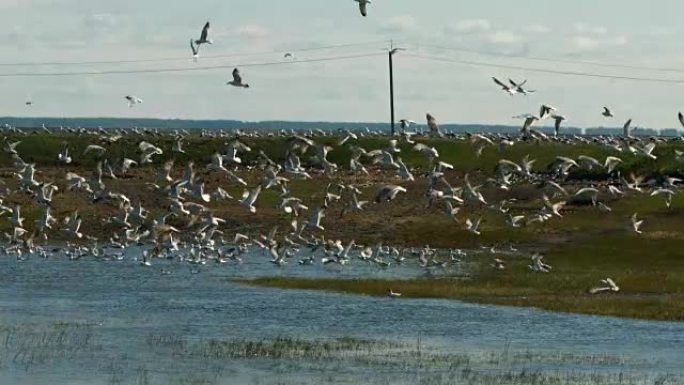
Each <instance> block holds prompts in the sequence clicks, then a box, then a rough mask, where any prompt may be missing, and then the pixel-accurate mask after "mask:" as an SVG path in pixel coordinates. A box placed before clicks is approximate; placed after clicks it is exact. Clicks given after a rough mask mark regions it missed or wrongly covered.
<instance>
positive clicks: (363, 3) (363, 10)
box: [354, 0, 371, 17]
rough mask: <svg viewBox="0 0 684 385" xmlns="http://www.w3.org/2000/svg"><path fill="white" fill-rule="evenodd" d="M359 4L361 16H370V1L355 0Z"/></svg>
mask: <svg viewBox="0 0 684 385" xmlns="http://www.w3.org/2000/svg"><path fill="white" fill-rule="evenodd" d="M354 1H356V2H357V3H359V11H361V16H363V17H366V16H368V10H367V7H368V4H370V3H371V2H370V0H354Z"/></svg>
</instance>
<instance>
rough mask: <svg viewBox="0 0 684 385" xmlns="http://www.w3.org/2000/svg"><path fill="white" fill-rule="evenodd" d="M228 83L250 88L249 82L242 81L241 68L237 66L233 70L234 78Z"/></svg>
mask: <svg viewBox="0 0 684 385" xmlns="http://www.w3.org/2000/svg"><path fill="white" fill-rule="evenodd" d="M226 84H229V85H231V86H233V87H242V88H249V84H247V83H243V82H242V76H240V70H238V69H237V68H235V69H234V70H233V80H231V81H229V82H228V83H226Z"/></svg>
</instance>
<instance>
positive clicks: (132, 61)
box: [0, 40, 390, 67]
mask: <svg viewBox="0 0 684 385" xmlns="http://www.w3.org/2000/svg"><path fill="white" fill-rule="evenodd" d="M385 43H386V44H389V43H390V40H375V41H368V42H359V43H342V44H330V45H322V46H314V47H302V48H290V49H278V50H273V51H257V52H238V53H230V54H217V55H206V56H202V60H211V59H226V58H235V57H247V56H260V55H270V54H273V55H275V54H285V53H297V52H311V51H321V50H329V49H340V48H348V47H361V46H369V45H379V44H385ZM188 60H190V58H189V56H183V57H178V56H177V57H162V58H142V59H126V60H92V61H64V62H49V61H44V62H39V61H31V62H14V63H0V67H38V66H80V65H104V64H138V63H140V64H142V63H158V62H170V61H188Z"/></svg>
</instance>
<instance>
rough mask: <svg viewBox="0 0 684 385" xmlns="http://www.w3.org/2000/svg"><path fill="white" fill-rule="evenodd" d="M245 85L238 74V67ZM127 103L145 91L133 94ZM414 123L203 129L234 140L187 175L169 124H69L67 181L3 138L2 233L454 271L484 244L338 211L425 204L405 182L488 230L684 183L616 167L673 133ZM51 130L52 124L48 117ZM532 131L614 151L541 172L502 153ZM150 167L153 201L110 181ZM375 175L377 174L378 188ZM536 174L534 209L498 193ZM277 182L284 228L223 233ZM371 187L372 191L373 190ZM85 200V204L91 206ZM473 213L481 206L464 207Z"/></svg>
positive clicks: (638, 230)
mask: <svg viewBox="0 0 684 385" xmlns="http://www.w3.org/2000/svg"><path fill="white" fill-rule="evenodd" d="M238 76H239V74H238ZM235 82H236V83H238V84H242V81H241V79H239V78H237V79H236V80H235ZM242 86H243V87H244V86H246V85H245V84H243V85H242ZM131 100H133V101H135V100H136V99H135V98H134V97H131ZM555 111H556V108H554V107H551V106H547V105H545V106H542V107H541V109H540V116H553V114H554V113H555ZM401 122H402V125H404V124H405V125H406V127H408V126H409V124H412V123H413V122H412V121H410V120H408V119H403V120H402V121H401ZM409 122H410V123H409ZM416 128H417V130H415V131H412V132H410V131H407V130H402V132H401V134H399V135H398V136H396V137H387V136H386V135H385V134H383V133H379V132H371V131H370V130H366V131H362V132H351V131H349V130H343V129H340V130H338V131H337V132H325V131H322V130H316V131H308V132H295V131H291V132H285V131H282V132H280V133H276V134H273V133H271V134H264V133H259V132H256V131H255V132H244V131H236V132H234V133H232V134H228V133H225V132H223V131H219V132H211V131H203V132H202V133H201V136H203V137H205V138H212V139H213V140H217V141H219V140H221V141H224V143H225V148H224V151H223V152H222V153H218V152H217V153H214V154H213V155H211V156H210V157H209V161H208V163H207V164H206V165H204V166H201V165H196V164H195V163H193V162H189V163H187V165H186V166H185V169H184V170H183V171H182V173H177V172H174V170H175V168H176V167H175V166H176V164H177V162H176V159H175V158H176V157H177V156H180V155H182V154H185V153H186V150H187V146H188V145H190V144H189V143H191V141H192V140H191V135H190V134H189V133H188V132H187V131H176V132H173V133H171V132H168V133H162V132H159V131H156V130H140V129H129V130H125V129H120V130H115V131H113V132H109V131H106V130H103V129H98V130H87V129H78V130H77V129H69V128H67V129H64V128H60V131H59V133H63V134H71V135H75V136H77V137H86V138H90V142H91V143H90V144H88V145H87V146H85V148H84V149H83V150H82V152H80V151H79V152H78V153H74V151H73V149H71V148H70V145H69V143H68V140H67V141H65V143H64V145H63V147H62V148H61V149H60V150H59V152H57V153H55V154H54V157H55V160H56V161H57V164H58V165H59V167H61V168H62V169H63V172H64V174H63V175H64V179H63V180H61V181H60V180H41V178H40V175H46V174H48V173H45V174H44V173H42V172H41V170H38V169H37V168H36V165H35V164H33V163H28V162H26V161H24V159H23V158H22V153H21V151H20V149H21V148H20V145H21V140H17V141H10V140H8V139H5V141H4V143H3V144H2V150H3V151H4V152H5V153H6V154H8V155H9V156H10V157H11V158H12V160H13V163H14V167H15V171H14V173H13V174H14V176H15V179H16V186H10V183H9V182H5V183H4V184H5V189H4V192H3V194H2V197H1V200H0V213H7V215H8V217H7V220H8V222H9V224H10V225H11V228H12V230H11V231H10V232H8V233H5V235H4V236H5V238H6V241H7V244H6V245H5V246H4V247H3V252H4V253H5V254H7V255H16V256H17V259H20V260H25V259H26V258H28V257H29V256H32V255H42V256H44V257H46V258H47V257H49V256H52V255H66V256H68V257H69V258H70V259H79V258H87V257H91V258H97V259H108V258H110V259H111V258H123V257H122V255H123V253H122V252H121V250H122V249H127V248H129V247H133V246H136V247H139V248H140V250H142V252H141V253H142V254H141V256H140V257H141V258H142V260H141V262H140V264H141V265H142V266H144V267H151V266H154V264H155V260H157V259H159V258H163V259H169V258H171V259H176V260H178V261H179V262H183V263H189V264H202V265H203V264H207V263H209V262H215V263H229V262H233V263H240V262H241V260H242V258H244V257H246V256H250V258H251V255H253V253H254V252H257V253H258V251H259V250H262V251H263V253H264V255H266V256H268V257H270V259H269V261H270V262H271V263H273V264H275V265H278V266H282V265H285V264H288V263H290V262H291V261H292V260H293V259H296V258H297V257H298V256H299V258H300V259H299V260H298V261H297V262H296V263H297V264H299V265H311V264H316V263H321V264H325V265H327V264H337V265H347V264H350V262H351V261H352V260H360V261H363V262H365V263H369V264H372V265H375V266H377V267H379V268H388V267H390V266H391V265H397V264H403V263H416V264H418V265H419V266H421V267H423V268H427V269H431V268H445V267H448V266H452V265H458V264H461V263H463V262H464V261H465V260H466V258H468V257H473V258H475V256H477V255H480V254H481V252H477V251H464V250H458V249H452V250H437V249H434V248H430V247H429V246H427V245H426V246H425V247H424V248H399V247H392V246H383V245H382V244H379V245H376V246H367V245H360V244H357V243H356V242H355V240H353V239H351V240H348V241H346V242H345V241H343V240H342V239H336V240H333V239H326V237H325V234H326V232H327V228H328V226H327V224H328V222H331V223H333V224H334V223H335V222H334V221H336V219H335V218H345V217H347V216H364V215H367V214H366V212H367V211H368V209H369V207H371V206H372V205H380V206H384V205H387V207H390V206H392V205H394V204H395V202H396V201H402V202H401V203H399V204H400V205H405V204H411V203H415V202H412V201H410V199H412V198H403V197H404V196H406V195H407V194H408V193H409V189H416V188H424V193H423V194H421V195H422V196H424V198H423V199H424V201H423V203H418V204H419V206H420V207H421V210H424V211H425V212H426V213H429V212H434V213H442V215H445V216H446V217H447V218H448V219H449V221H451V222H452V223H454V226H456V228H458V227H461V229H462V230H463V231H464V234H471V235H470V236H472V237H475V238H478V237H480V236H481V235H482V234H483V233H484V232H486V231H487V227H488V226H487V225H486V223H487V222H488V221H493V220H495V219H493V218H496V217H498V218H500V219H499V220H500V221H501V222H500V223H502V224H503V225H504V226H506V227H507V228H510V229H516V228H521V227H529V226H543V225H544V224H545V223H547V222H550V221H557V220H560V219H561V218H563V217H564V216H565V215H566V212H565V209H566V207H567V205H569V204H584V203H583V202H588V204H589V205H590V207H591V206H593V207H594V208H595V210H596V213H597V214H596V215H611V212H612V209H611V207H610V206H609V204H611V202H614V201H615V200H619V199H622V198H624V197H625V196H628V195H630V194H644V195H649V196H651V197H653V198H654V199H656V198H662V199H663V200H664V201H665V204H666V206H667V207H670V204H671V202H672V198H673V196H674V195H675V194H676V191H677V189H678V186H679V185H680V184H681V182H682V181H681V180H680V179H678V178H676V177H670V176H664V177H659V178H656V179H651V180H646V178H645V177H643V176H638V175H634V174H631V175H628V176H625V175H622V174H621V173H620V171H619V169H620V167H619V166H620V165H621V164H622V163H623V162H624V160H623V156H624V155H629V156H635V157H642V158H643V159H644V160H645V161H652V160H654V159H656V158H657V156H656V155H655V154H654V149H655V147H656V146H657V144H658V143H660V142H662V141H664V139H661V138H648V139H644V138H635V137H631V136H630V137H628V136H625V137H595V138H592V139H587V138H582V137H577V136H562V135H561V136H552V137H549V136H545V135H543V134H541V133H539V132H538V131H535V130H534V129H532V128H529V129H528V130H525V131H523V132H521V134H520V135H493V134H454V133H450V132H444V131H443V130H442V129H441V128H440V127H439V124H438V122H437V119H436V118H435V117H434V116H433V115H431V114H426V121H425V125H424V126H422V127H416ZM6 130H9V131H7V132H8V133H11V134H12V135H14V136H17V135H19V136H21V135H29V133H28V132H24V131H21V130H19V129H16V128H11V127H10V128H6ZM43 130H44V131H47V132H50V133H54V131H51V130H50V129H48V128H46V127H44V128H43ZM263 135H268V136H280V137H282V138H283V139H284V141H285V143H286V145H285V148H284V153H283V154H281V155H282V156H281V157H280V159H281V161H276V160H274V159H272V158H270V157H269V156H267V155H266V152H265V151H264V150H267V149H266V148H261V149H258V148H252V147H250V146H248V145H247V144H246V143H245V142H246V140H249V139H252V138H255V137H259V136H263ZM364 136H365V137H368V136H372V137H375V138H380V139H382V141H381V142H384V144H383V145H380V146H379V147H378V148H373V149H369V148H363V147H362V146H361V144H360V138H361V137H364ZM171 137H172V138H173V141H172V143H171V145H170V146H169V147H166V148H162V146H161V145H159V144H156V143H155V142H157V141H158V140H159V138H171ZM122 138H126V139H127V140H130V139H131V138H135V139H136V140H137V146H136V156H134V157H131V158H128V157H123V158H116V157H112V156H110V155H109V152H110V150H109V149H110V147H111V146H112V144H114V143H116V142H117V141H119V140H121V139H122ZM436 138H441V140H448V141H463V142H465V143H469V144H470V145H471V146H472V148H473V150H474V151H475V154H476V156H480V154H482V153H483V152H484V151H491V152H492V153H496V154H499V157H500V159H499V160H498V162H497V163H496V167H495V168H494V170H493V174H492V175H490V176H486V177H483V176H481V175H479V176H477V177H476V178H475V179H477V180H478V181H479V184H476V183H473V180H474V179H473V177H472V176H470V175H468V174H465V175H463V176H462V179H460V181H459V178H458V177H457V174H456V173H455V170H456V167H455V166H454V165H452V164H449V163H447V162H445V161H443V160H441V158H440V156H441V154H440V151H439V150H438V149H437V148H435V147H433V144H434V140H435V139H436ZM530 141H535V142H538V143H549V144H553V143H564V144H588V143H592V144H594V145H597V146H603V147H604V148H607V149H610V150H611V151H613V152H614V154H613V155H610V156H607V157H606V159H605V160H598V159H596V158H593V157H591V156H589V155H580V156H577V157H576V158H569V157H565V156H560V155H559V156H557V157H556V158H555V159H554V160H553V161H552V162H551V163H550V164H549V165H548V166H547V167H546V168H541V169H537V170H535V169H534V165H535V163H536V160H535V159H532V158H530V157H529V156H525V157H524V158H523V159H521V160H512V159H506V158H505V157H504V155H505V153H506V149H508V148H510V147H511V146H515V145H517V144H519V143H525V142H530ZM406 148H409V150H408V151H409V154H404V152H405V151H407V150H406ZM340 149H344V150H345V151H348V152H349V154H350V157H349V163H348V164H347V165H346V166H345V165H341V164H337V163H335V162H333V161H331V160H330V158H329V154H330V153H331V152H333V151H339V150H340ZM169 154H170V156H171V157H170V159H167V160H162V159H161V158H162V155H167V156H168V155H169ZM402 155H406V156H411V157H418V158H423V159H424V160H425V162H426V164H427V167H420V168H419V167H417V166H415V165H411V164H407V163H406V162H405V161H404V160H403V159H402ZM678 156H679V158H678V159H679V161H680V162H683V163H684V154H681V153H680V154H679V155H678ZM247 159H249V160H247ZM85 160H95V161H96V167H95V169H94V170H93V172H92V175H91V176H90V177H87V176H81V175H79V174H78V173H77V172H81V170H79V169H74V168H72V165H73V164H74V163H79V162H82V161H85ZM143 166H147V167H156V168H157V169H158V171H157V172H156V173H154V175H153V176H152V179H151V180H147V181H146V185H147V186H148V189H149V191H150V192H151V194H152V197H153V200H152V201H153V202H162V203H161V204H160V203H152V202H151V201H150V200H149V199H150V198H148V200H147V201H146V202H143V200H142V198H141V197H129V196H127V195H125V194H123V193H121V192H117V191H114V189H113V188H112V187H111V186H110V184H109V183H108V182H106V181H107V180H116V179H119V180H121V181H125V180H127V179H126V178H127V175H128V174H129V173H131V170H134V169H135V168H139V167H143ZM580 169H585V170H602V171H603V172H604V173H605V175H606V179H605V180H603V181H596V182H587V184H584V185H583V184H579V185H578V184H577V182H575V181H573V182H569V181H568V180H567V177H568V175H569V174H570V172H571V171H572V170H580ZM142 175H147V174H142ZM340 175H349V176H352V177H353V178H354V180H357V181H364V182H356V183H354V182H351V183H350V182H349V180H348V178H342V179H338V177H339V176H340ZM213 177H219V181H220V184H219V185H218V186H215V187H214V188H213V190H209V189H208V187H207V186H208V185H209V184H210V179H208V178H213ZM368 177H372V178H370V179H369V178H368ZM326 179H328V180H329V181H330V182H329V183H327V184H325V188H324V190H323V191H321V192H320V195H318V194H314V195H312V196H296V195H295V194H293V192H292V190H291V189H290V183H291V181H292V180H305V181H312V182H311V183H314V182H315V181H320V180H326ZM368 180H377V181H378V182H376V183H377V184H376V185H375V186H374V185H373V184H372V183H369V182H368ZM527 185H532V186H537V191H538V194H539V202H540V206H539V208H538V209H536V210H535V209H532V210H529V209H526V210H525V211H520V210H519V209H517V210H516V209H515V208H513V207H511V206H513V205H514V203H515V200H514V199H511V198H503V199H501V198H498V199H499V200H498V201H495V202H492V199H493V198H492V197H493V196H497V195H498V194H506V193H507V192H510V191H511V190H512V189H514V188H515V187H517V186H527ZM420 186H423V187H420ZM231 188H232V189H242V191H243V193H242V194H241V195H239V196H236V197H233V196H232V195H231V193H229V192H228V191H229V190H230V189H231ZM268 190H270V191H274V192H275V193H276V195H277V197H278V198H277V203H276V204H275V206H274V208H275V209H276V210H277V211H279V212H280V213H281V215H283V216H286V217H289V222H288V223H289V225H288V226H287V227H288V228H287V229H279V228H278V227H277V226H276V227H274V228H272V229H271V231H270V232H269V233H268V234H263V233H259V234H256V235H255V234H243V233H239V232H236V233H234V234H232V235H231V236H230V237H228V236H227V235H226V234H225V233H224V228H225V226H226V223H227V221H226V219H225V218H221V217H218V216H216V215H215V214H214V209H212V208H211V207H212V205H214V206H213V207H217V206H216V205H221V206H225V205H230V204H232V205H234V207H235V208H236V209H238V210H240V209H241V210H244V211H245V212H246V213H249V214H251V215H254V216H255V217H258V215H259V214H260V212H261V210H262V207H264V206H263V205H264V204H263V203H262V199H261V197H262V195H263V193H264V191H268ZM492 191H493V192H494V193H493V192H492ZM369 193H370V194H371V195H370V196H368V195H367V194H369ZM61 194H69V195H70V196H73V197H74V198H75V199H78V200H80V201H82V202H84V203H85V202H89V203H88V204H92V205H102V206H103V207H104V208H103V209H102V211H103V212H111V213H112V214H111V215H110V216H108V217H106V218H101V221H102V223H101V225H102V226H103V228H104V229H105V230H104V232H101V233H96V232H94V230H92V227H90V226H89V227H88V228H84V227H83V217H82V216H81V214H79V211H82V210H83V209H81V210H79V209H76V210H73V211H71V212H66V213H64V212H63V211H62V210H60V208H59V207H57V206H56V204H55V201H54V197H55V196H57V195H61ZM492 194H493V195H492ZM25 195H28V196H30V197H31V198H32V199H31V200H32V203H33V204H32V208H31V210H38V211H39V215H38V217H37V219H36V220H35V221H34V223H33V224H31V223H27V222H26V221H25V220H24V218H23V216H22V212H23V211H22V207H21V205H20V204H19V203H15V204H14V205H12V204H9V205H8V203H6V202H18V201H20V199H16V198H14V197H16V196H18V197H21V196H25ZM315 196H319V197H318V198H316V197H315ZM230 202H233V203H230ZM148 204H156V205H157V206H155V207H154V209H155V211H158V215H155V216H153V215H152V214H151V209H148V208H146V207H145V206H147V205H148ZM79 206H80V207H83V205H82V204H79ZM516 211H517V212H516ZM334 212H338V213H339V214H333V213H334ZM466 212H468V213H470V214H471V215H470V216H468V215H465V214H464V213H466ZM56 213H62V214H61V215H63V218H61V219H60V218H58V217H56ZM488 213H489V214H488ZM472 214H479V215H477V216H472ZM485 214H487V215H485ZM628 223H629V225H626V229H627V231H630V232H632V233H634V234H636V235H639V234H643V232H644V228H645V226H646V224H645V221H644V219H641V218H639V217H638V214H637V213H634V214H633V215H632V216H631V217H630V218H629V222H628ZM100 231H102V230H100ZM50 239H55V241H54V242H53V241H50ZM62 240H64V241H66V242H67V246H65V247H55V245H56V244H59V243H60V242H61V241H62ZM41 241H42V242H41ZM41 243H42V244H41ZM88 245H89V246H88ZM483 250H484V251H486V252H487V253H490V254H491V255H492V257H491V258H492V262H491V263H490V266H491V268H492V269H494V270H505V269H507V268H509V266H510V265H511V264H512V263H514V259H511V258H507V257H506V256H509V257H510V256H520V255H524V252H520V251H518V250H516V249H514V248H513V247H512V245H511V246H509V248H508V249H504V248H501V247H498V249H497V247H489V246H487V247H483ZM250 251H251V252H252V253H250ZM529 261H530V262H529V264H528V265H527V267H528V268H529V270H530V271H532V272H534V273H546V274H548V273H551V272H552V271H553V268H552V267H551V266H550V265H549V264H547V263H546V262H544V260H543V256H542V255H541V254H539V253H534V254H532V255H531V256H530V257H529ZM602 283H603V284H604V285H603V286H601V287H598V288H591V289H590V290H589V292H590V293H593V294H598V293H608V292H617V291H618V290H619V288H618V286H617V285H616V284H615V282H614V281H613V280H612V279H611V278H602ZM388 295H389V296H390V297H398V296H400V295H401V294H400V293H395V292H392V291H390V292H389V294H388Z"/></svg>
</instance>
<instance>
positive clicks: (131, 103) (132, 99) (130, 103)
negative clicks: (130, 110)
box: [125, 95, 143, 107]
mask: <svg viewBox="0 0 684 385" xmlns="http://www.w3.org/2000/svg"><path fill="white" fill-rule="evenodd" d="M125 99H126V100H128V107H133V106H135V105H136V104H141V103H142V102H143V101H142V99H140V98H138V97H135V96H133V95H126V96H125Z"/></svg>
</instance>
